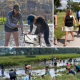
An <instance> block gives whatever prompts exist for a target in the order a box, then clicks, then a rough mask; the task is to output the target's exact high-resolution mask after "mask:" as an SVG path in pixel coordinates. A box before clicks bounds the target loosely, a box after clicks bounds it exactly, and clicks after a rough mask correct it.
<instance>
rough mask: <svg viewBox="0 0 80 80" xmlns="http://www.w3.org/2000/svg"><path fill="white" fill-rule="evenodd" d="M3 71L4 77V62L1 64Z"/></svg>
mask: <svg viewBox="0 0 80 80" xmlns="http://www.w3.org/2000/svg"><path fill="white" fill-rule="evenodd" d="M1 70H2V71H1V73H2V77H4V63H2V64H1Z"/></svg>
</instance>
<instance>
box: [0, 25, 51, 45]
mask: <svg viewBox="0 0 80 80" xmlns="http://www.w3.org/2000/svg"><path fill="white" fill-rule="evenodd" d="M48 25H49V31H50V32H49V41H50V43H51V45H52V46H53V25H52V24H48ZM35 29H36V26H34V30H33V31H32V34H34V32H35ZM29 31H30V27H29V25H27V24H24V32H25V33H28V32H29ZM43 36H44V35H42V38H41V41H42V45H44V46H45V47H46V44H45V41H44V39H43ZM4 42H5V32H4V25H2V27H0V46H3V45H4ZM19 45H20V46H22V47H23V46H27V47H33V45H32V44H31V45H30V44H28V43H25V42H24V35H21V29H19ZM9 46H11V47H12V46H15V42H14V39H13V35H11V37H10V42H9ZM38 46H39V45H38ZM38 46H37V47H38ZM39 47H40V46H39Z"/></svg>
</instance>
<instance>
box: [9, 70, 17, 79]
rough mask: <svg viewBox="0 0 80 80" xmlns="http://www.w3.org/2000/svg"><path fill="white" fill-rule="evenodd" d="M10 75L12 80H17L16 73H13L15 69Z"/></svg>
mask: <svg viewBox="0 0 80 80" xmlns="http://www.w3.org/2000/svg"><path fill="white" fill-rule="evenodd" d="M9 75H10V80H13V79H14V80H15V79H16V72H15V71H13V69H11V70H10V72H9Z"/></svg>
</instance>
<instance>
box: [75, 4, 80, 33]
mask: <svg viewBox="0 0 80 80" xmlns="http://www.w3.org/2000/svg"><path fill="white" fill-rule="evenodd" d="M78 8H79V9H78V10H77V11H76V16H75V18H76V20H78V22H79V20H80V5H79V6H78ZM77 34H78V35H79V34H80V24H79V30H78V33H77Z"/></svg>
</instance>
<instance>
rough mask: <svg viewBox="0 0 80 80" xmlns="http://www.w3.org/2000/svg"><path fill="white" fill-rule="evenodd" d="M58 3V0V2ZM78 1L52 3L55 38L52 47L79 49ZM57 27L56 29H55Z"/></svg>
mask: <svg viewBox="0 0 80 80" xmlns="http://www.w3.org/2000/svg"><path fill="white" fill-rule="evenodd" d="M58 1H60V0H58ZM79 11H80V1H79V0H61V1H60V2H57V5H56V2H54V15H55V16H57V17H56V18H57V19H56V18H55V19H54V21H55V30H54V34H55V36H56V37H55V38H54V40H55V41H54V43H55V44H54V47H79V46H80V44H79V41H80V20H79V18H80V12H79ZM56 27H57V28H56Z"/></svg>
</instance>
